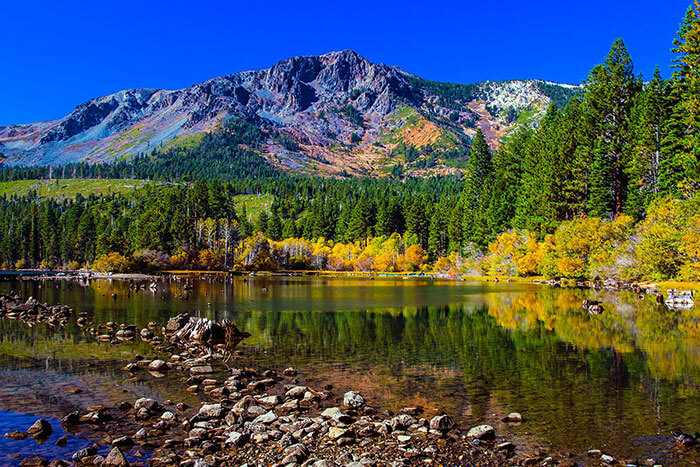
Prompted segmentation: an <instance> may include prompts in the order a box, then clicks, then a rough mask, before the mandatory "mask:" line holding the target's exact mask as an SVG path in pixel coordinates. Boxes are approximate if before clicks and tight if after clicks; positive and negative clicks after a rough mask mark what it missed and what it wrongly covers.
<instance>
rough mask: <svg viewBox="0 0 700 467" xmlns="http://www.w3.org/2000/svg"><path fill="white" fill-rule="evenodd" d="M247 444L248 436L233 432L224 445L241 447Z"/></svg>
mask: <svg viewBox="0 0 700 467" xmlns="http://www.w3.org/2000/svg"><path fill="white" fill-rule="evenodd" d="M247 442H248V436H247V435H244V434H243V433H239V432H237V431H234V432H233V433H231V434H230V435H229V436H228V438H227V439H226V441H225V443H226V444H232V445H234V446H236V447H241V446H243V445H244V444H245V443H247Z"/></svg>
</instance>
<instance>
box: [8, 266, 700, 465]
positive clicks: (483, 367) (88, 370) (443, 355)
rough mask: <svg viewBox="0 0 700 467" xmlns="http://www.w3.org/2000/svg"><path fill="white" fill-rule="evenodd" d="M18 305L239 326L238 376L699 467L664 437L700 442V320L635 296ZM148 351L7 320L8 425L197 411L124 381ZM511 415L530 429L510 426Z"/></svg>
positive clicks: (503, 291)
mask: <svg viewBox="0 0 700 467" xmlns="http://www.w3.org/2000/svg"><path fill="white" fill-rule="evenodd" d="M10 290H15V291H17V292H19V293H20V294H21V295H22V296H23V297H28V296H33V297H35V298H38V299H39V300H41V301H42V302H47V303H49V304H57V303H61V304H66V305H69V306H70V307H72V308H73V309H75V310H76V311H85V312H88V313H89V314H90V316H91V317H92V318H93V319H94V321H95V322H96V323H104V322H107V321H115V322H118V323H129V324H137V325H138V326H139V327H143V326H145V325H146V324H147V323H148V322H149V321H158V322H165V320H167V318H168V317H169V316H173V315H175V314H178V313H181V312H189V313H191V314H198V315H201V316H208V317H211V318H217V319H221V318H223V317H228V318H230V319H232V320H234V321H235V322H236V323H237V324H238V326H239V327H240V328H242V329H245V330H246V331H248V332H249V333H251V335H252V336H251V337H250V338H249V339H246V340H245V341H244V342H243V343H242V344H241V345H240V346H239V348H240V350H241V351H242V357H241V359H240V360H241V361H240V362H239V363H240V365H248V366H253V365H258V366H260V367H272V368H277V369H282V368H285V367H287V366H294V367H295V368H296V369H297V370H299V372H300V374H301V376H302V378H303V379H304V380H305V381H310V382H311V383H312V384H315V385H318V386H324V385H327V384H332V385H333V386H334V388H335V389H334V390H335V391H336V392H337V393H342V391H344V390H346V389H350V388H352V389H357V390H359V391H360V392H362V393H363V394H364V395H365V396H366V397H367V398H368V399H369V400H370V401H371V402H373V403H374V404H375V405H377V406H379V407H380V408H384V409H390V410H398V409H400V408H402V407H406V406H415V405H421V406H423V407H425V409H426V413H434V412H438V411H442V410H444V411H446V412H447V413H449V414H451V415H452V416H453V417H455V418H457V419H458V420H459V421H460V423H463V424H465V425H470V424H479V423H489V424H491V425H493V426H494V427H495V428H496V431H497V433H498V434H499V435H502V436H504V437H505V438H507V439H509V440H514V441H516V443H517V442H519V443H521V444H530V445H535V446H541V447H542V449H543V450H545V451H547V452H550V453H552V452H559V453H565V454H566V453H572V454H573V455H574V456H575V457H576V458H578V459H580V460H582V461H585V453H586V451H587V450H588V449H592V448H595V449H600V450H602V451H603V452H605V453H609V454H612V455H614V456H616V457H621V458H629V459H637V460H639V461H643V460H645V459H647V458H654V459H657V460H660V461H661V462H662V463H664V464H665V465H669V464H676V465H687V464H689V463H691V462H700V454H699V452H698V450H693V449H689V450H679V449H678V448H676V447H675V446H674V442H673V439H672V438H671V437H670V435H669V430H670V429H674V428H680V429H682V430H684V431H688V432H691V433H692V432H694V431H697V430H700V309H698V308H697V307H696V308H695V309H692V310H683V311H671V310H669V309H667V308H666V307H665V306H659V305H657V304H656V302H655V300H654V297H652V296H649V297H644V298H641V299H640V298H639V297H637V295H635V294H632V293H627V292H606V291H602V292H601V291H594V290H579V289H559V288H549V287H545V286H538V285H527V284H513V283H508V284H507V283H499V284H495V283H486V284H484V283H469V282H459V281H438V280H435V281H433V280H429V279H410V280H402V279H394V278H377V279H376V280H370V279H369V278H347V279H345V278H332V279H330V278H329V279H325V278H318V277H277V278H270V277H250V278H241V277H238V278H234V279H227V280H225V281H223V280H213V279H205V280H196V281H195V284H194V290H193V292H191V293H190V295H189V300H186V301H185V300H182V298H181V295H182V292H183V289H182V283H181V282H165V281H161V282H159V287H158V290H157V291H156V292H155V293H154V292H151V291H150V290H146V291H143V290H142V291H140V292H133V291H132V292H131V293H129V287H128V283H127V282H124V281H116V280H114V281H92V282H89V283H86V282H80V283H79V282H69V281H62V280H58V279H57V280H47V281H41V282H39V281H30V280H25V281H14V280H12V281H8V280H6V281H0V292H5V293H6V292H9V291H10ZM113 293H116V294H117V298H116V299H113V298H112V297H111V295H112V294H113ZM585 298H596V299H600V300H602V301H603V306H604V310H605V311H604V312H603V313H602V314H601V315H598V316H592V315H589V314H588V313H587V312H585V311H584V310H583V309H582V308H581V301H582V300H583V299H585ZM137 352H138V353H142V354H147V353H148V352H149V348H148V346H144V345H139V344H135V345H133V346H118V347H112V346H110V345H109V344H103V343H98V342H95V341H93V340H90V339H86V338H85V337H84V336H83V334H82V332H81V331H80V330H79V329H78V328H77V327H70V326H69V327H67V328H65V329H64V330H62V331H60V332H59V333H56V332H54V331H52V330H50V329H47V328H44V327H42V326H39V327H34V328H28V327H25V326H24V325H22V324H21V323H17V322H11V321H7V320H0V373H2V375H0V411H6V412H11V413H33V414H37V415H42V416H53V417H57V418H60V416H62V415H64V414H65V413H66V412H68V411H69V409H70V408H73V407H75V406H80V405H85V404H88V403H92V404H95V403H103V404H105V405H106V404H109V403H111V404H115V403H118V401H119V400H120V398H127V399H128V398H132V400H133V397H135V396H140V395H158V396H160V397H169V398H172V399H173V400H175V399H176V398H178V399H177V400H187V398H188V397H190V398H191V397H192V396H191V395H189V394H187V393H177V394H174V393H173V391H176V389H174V386H175V385H169V384H167V382H164V381H162V380H152V381H151V380H147V381H143V382H139V383H130V382H128V381H126V380H125V378H127V375H125V374H124V373H125V372H123V371H121V370H120V369H119V366H121V365H123V361H124V360H125V359H128V358H129V357H130V356H133V354H134V353H137ZM96 360H99V361H100V362H101V363H100V364H99V365H95V364H94V363H95V361H96ZM42 380H44V381H45V382H46V383H41V384H37V381H42ZM32 386H33V387H34V389H30V390H27V389H26V387H30V388H31V387H32ZM68 387H80V388H83V389H84V392H83V393H81V394H80V395H71V394H68V393H67V392H66V388H68ZM23 393H26V394H24V395H23V396H22V397H18V396H17V394H23ZM36 393H38V395H37V394H36ZM512 411H517V412H520V413H521V414H522V415H523V417H524V418H525V421H524V422H523V423H522V424H520V425H517V426H515V425H512V424H511V425H509V424H506V423H503V422H501V421H500V419H501V418H502V417H504V416H505V415H506V414H507V413H509V412H512ZM3 417H5V415H3V414H2V413H0V419H2V418H3ZM7 444H8V443H4V444H0V461H1V460H2V456H6V455H8V454H9V451H7V449H10V448H6V447H5V446H7ZM3 450H5V452H3Z"/></svg>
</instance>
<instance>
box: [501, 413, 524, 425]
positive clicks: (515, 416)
mask: <svg viewBox="0 0 700 467" xmlns="http://www.w3.org/2000/svg"><path fill="white" fill-rule="evenodd" d="M505 421H506V422H511V423H520V422H522V421H523V416H522V415H520V414H519V413H518V412H511V413H509V414H508V416H507V417H506V419H505Z"/></svg>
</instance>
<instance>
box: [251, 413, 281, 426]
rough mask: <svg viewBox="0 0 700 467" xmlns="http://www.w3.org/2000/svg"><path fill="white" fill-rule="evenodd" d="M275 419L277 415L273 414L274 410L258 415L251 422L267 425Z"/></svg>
mask: <svg viewBox="0 0 700 467" xmlns="http://www.w3.org/2000/svg"><path fill="white" fill-rule="evenodd" d="M275 420H277V415H275V412H272V411H270V412H267V413H266V414H263V415H260V416H259V417H257V418H256V419H255V420H253V423H262V424H264V425H269V424H270V423H273V422H274V421H275Z"/></svg>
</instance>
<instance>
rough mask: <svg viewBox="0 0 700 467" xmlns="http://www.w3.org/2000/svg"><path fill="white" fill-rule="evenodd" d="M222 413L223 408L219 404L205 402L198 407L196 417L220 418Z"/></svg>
mask: <svg viewBox="0 0 700 467" xmlns="http://www.w3.org/2000/svg"><path fill="white" fill-rule="evenodd" d="M223 413H224V409H223V407H222V406H221V404H206V405H203V406H202V407H201V408H200V409H199V412H198V413H197V417H198V418H204V419H211V418H221V417H222V416H223Z"/></svg>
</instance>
